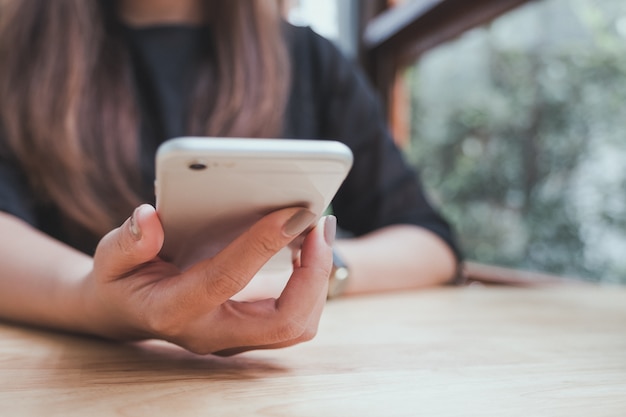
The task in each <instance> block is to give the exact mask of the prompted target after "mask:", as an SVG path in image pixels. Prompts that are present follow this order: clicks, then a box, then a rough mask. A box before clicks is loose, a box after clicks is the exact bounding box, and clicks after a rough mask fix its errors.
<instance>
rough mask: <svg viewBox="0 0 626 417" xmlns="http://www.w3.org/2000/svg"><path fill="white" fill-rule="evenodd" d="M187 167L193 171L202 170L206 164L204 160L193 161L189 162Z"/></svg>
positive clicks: (205, 167)
mask: <svg viewBox="0 0 626 417" xmlns="http://www.w3.org/2000/svg"><path fill="white" fill-rule="evenodd" d="M189 169H191V170H193V171H202V170H204V169H207V166H206V164H205V163H204V162H201V161H194V162H192V163H190V164H189Z"/></svg>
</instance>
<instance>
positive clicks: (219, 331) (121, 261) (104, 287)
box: [83, 205, 335, 355]
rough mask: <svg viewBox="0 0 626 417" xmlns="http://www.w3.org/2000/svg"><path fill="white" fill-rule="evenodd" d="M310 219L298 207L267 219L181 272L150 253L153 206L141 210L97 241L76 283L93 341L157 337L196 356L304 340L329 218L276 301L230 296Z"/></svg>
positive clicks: (330, 230) (155, 244) (324, 270)
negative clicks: (240, 299) (98, 338)
mask: <svg viewBox="0 0 626 417" xmlns="http://www.w3.org/2000/svg"><path fill="white" fill-rule="evenodd" d="M312 217H313V214H312V213H310V212H309V211H308V210H306V209H301V208H289V209H283V210H280V211H276V212H274V213H271V214H269V215H267V216H266V217H264V218H263V219H261V220H260V221H259V222H257V223H256V224H255V225H254V226H253V227H252V228H250V230H248V231H247V232H246V233H245V234H243V235H242V236H240V237H239V238H238V239H236V240H235V241H234V242H232V243H231V244H230V245H229V246H228V247H226V248H225V249H224V250H223V251H222V252H220V253H219V254H218V255H216V256H215V257H214V258H212V259H208V260H205V261H202V262H199V263H198V264H196V265H194V266H193V267H192V268H190V269H189V270H187V271H185V272H181V271H180V270H178V269H177V268H176V267H175V266H173V265H172V264H169V263H167V262H164V261H162V260H161V259H159V258H158V257H157V254H158V253H159V251H160V249H161V246H162V243H163V229H162V227H161V223H160V221H159V219H158V217H157V214H156V212H155V210H154V209H153V208H152V207H151V206H149V205H143V206H140V207H139V208H137V210H135V213H134V214H133V216H132V217H131V218H130V219H129V220H127V221H126V222H125V223H124V224H123V225H122V226H121V227H120V228H118V229H115V230H113V231H112V232H110V233H109V234H107V235H106V236H105V237H104V238H103V239H102V241H101V242H100V244H99V245H98V248H97V250H96V254H95V256H94V263H93V270H92V271H91V273H90V274H89V276H88V277H87V279H86V280H85V282H84V287H83V290H84V297H83V300H84V303H85V305H84V311H86V312H88V313H87V315H86V317H85V319H86V320H89V323H88V324H87V325H88V327H89V328H90V329H95V330H94V332H95V333H97V334H99V335H101V336H105V337H111V338H115V339H122V340H133V339H135V340H136V339H145V338H158V339H165V340H168V341H170V342H172V343H175V344H177V345H180V346H182V347H184V348H186V349H188V350H190V351H193V352H196V353H201V354H206V353H217V354H225V355H228V354H234V353H238V352H243V351H246V350H251V349H263V348H279V347H284V346H290V345H293V344H296V343H299V342H302V341H306V340H309V339H311V338H312V337H313V336H314V335H315V333H316V331H317V326H318V322H319V319H320V315H321V313H322V309H323V306H324V303H325V300H326V293H327V285H328V276H329V272H330V268H331V264H332V248H331V246H332V241H333V239H334V234H335V219H334V218H333V217H327V218H323V219H322V220H320V222H319V223H318V225H317V226H316V227H314V228H313V229H312V230H311V231H310V232H309V233H308V235H307V236H306V238H305V239H304V242H303V245H302V252H301V259H300V264H299V265H298V266H297V267H296V268H295V269H294V272H293V274H292V276H291V278H290V280H289V282H288V283H287V286H286V287H285V289H284V291H283V292H282V294H281V295H280V297H279V298H277V299H266V300H261V301H256V302H236V301H232V300H230V298H231V297H232V296H233V295H234V294H236V293H237V292H238V291H240V290H241V289H242V288H243V287H245V286H246V284H247V283H248V282H249V281H250V279H251V278H252V277H253V276H254V274H255V273H256V272H257V271H258V269H259V268H261V266H262V265H263V264H264V263H265V262H267V260H268V259H269V258H271V257H272V256H273V255H274V254H275V253H276V252H277V251H278V250H280V249H281V248H283V247H284V246H286V245H288V244H289V242H291V241H292V240H293V239H294V238H295V237H297V236H298V235H299V234H300V233H302V232H303V231H304V230H305V229H306V228H307V226H308V225H309V223H310V221H311V220H312Z"/></svg>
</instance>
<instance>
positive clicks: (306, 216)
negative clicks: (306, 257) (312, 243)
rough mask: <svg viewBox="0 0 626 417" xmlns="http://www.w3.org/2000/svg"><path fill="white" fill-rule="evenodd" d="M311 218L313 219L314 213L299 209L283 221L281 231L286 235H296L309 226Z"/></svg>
mask: <svg viewBox="0 0 626 417" xmlns="http://www.w3.org/2000/svg"><path fill="white" fill-rule="evenodd" d="M313 220H315V214H313V213H311V212H310V211H309V210H307V209H302V210H299V211H298V212H297V213H296V214H294V215H293V216H291V218H290V219H289V220H288V221H287V223H285V225H284V226H283V231H284V232H285V234H286V235H287V236H298V235H299V234H300V233H302V232H304V231H305V230H306V229H307V227H309V226H311V222H313Z"/></svg>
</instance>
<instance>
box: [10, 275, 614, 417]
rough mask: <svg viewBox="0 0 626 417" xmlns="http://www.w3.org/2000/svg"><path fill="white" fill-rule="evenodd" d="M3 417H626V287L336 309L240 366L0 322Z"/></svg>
mask: <svg viewBox="0 0 626 417" xmlns="http://www.w3.org/2000/svg"><path fill="white" fill-rule="evenodd" d="M0 415H2V416H12V417H13V416H157V417H158V416H175V417H184V416H194V417H195V416H218V417H228V416H277V417H278V416H285V417H298V416H315V417H317V416H355V417H367V416H376V417H388V416H411V417H413V416H454V417H458V416H481V417H483V416H533V417H537V416H567V417H571V416H584V417H603V416H616V417H617V416H619V417H624V416H626V289H619V288H610V289H609V288H605V289H602V288H596V287H583V288H573V287H565V288H564V287H561V288H551V289H546V288H543V289H519V288H518V289H514V288H476V289H475V288H471V287H470V288H442V289H436V290H429V291H423V292H415V293H404V294H394V295H384V296H373V297H362V298H353V299H345V300H336V301H333V302H331V303H329V305H328V307H327V309H326V311H325V313H324V317H323V320H322V324H321V328H320V331H319V334H318V336H317V338H316V339H315V340H314V341H313V342H309V343H307V344H303V345H299V346H296V347H293V348H288V349H283V350H278V351H263V352H252V353H247V354H243V355H239V356H236V357H232V358H215V357H212V356H208V357H199V356H194V355H192V354H189V353H187V352H184V351H182V350H180V349H178V348H176V347H173V346H170V345H166V344H162V343H146V344H141V345H119V344H115V343H106V342H101V341H96V340H91V339H86V338H80V337H73V336H67V335H60V334H55V333H48V332H44V331H37V330H32V329H24V328H20V327H14V326H10V325H0Z"/></svg>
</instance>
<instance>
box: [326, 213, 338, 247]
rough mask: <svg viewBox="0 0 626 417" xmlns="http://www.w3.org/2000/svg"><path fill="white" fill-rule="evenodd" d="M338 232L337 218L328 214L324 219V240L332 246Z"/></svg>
mask: <svg viewBox="0 0 626 417" xmlns="http://www.w3.org/2000/svg"><path fill="white" fill-rule="evenodd" d="M336 234H337V218H336V217H335V216H326V218H325V220H324V240H325V241H326V243H327V244H328V246H332V245H333V243H334V242H335V235H336Z"/></svg>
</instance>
